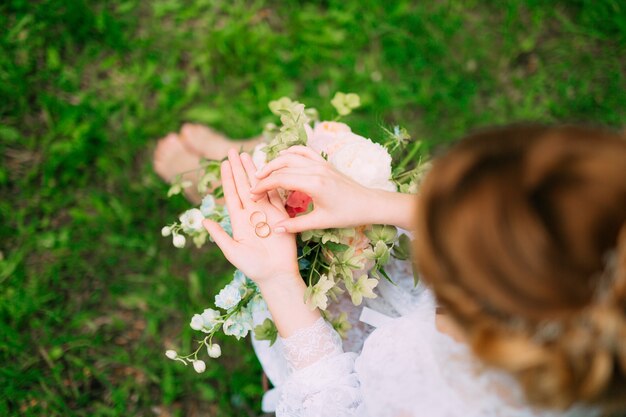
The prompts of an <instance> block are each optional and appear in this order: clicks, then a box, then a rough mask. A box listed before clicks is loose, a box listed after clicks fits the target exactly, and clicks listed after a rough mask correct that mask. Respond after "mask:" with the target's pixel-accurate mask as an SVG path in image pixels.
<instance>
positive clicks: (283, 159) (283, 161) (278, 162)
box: [256, 154, 314, 179]
mask: <svg viewBox="0 0 626 417" xmlns="http://www.w3.org/2000/svg"><path fill="white" fill-rule="evenodd" d="M312 163H314V161H312V160H311V159H309V158H306V157H304V156H302V155H296V154H284V155H282V156H279V157H278V158H276V159H273V160H272V161H270V162H268V163H267V164H266V165H265V166H264V167H263V168H262V169H260V170H259V171H258V172H257V173H256V178H259V179H261V178H265V177H267V176H268V175H270V174H271V173H272V172H274V171H277V170H279V169H282V168H297V167H306V166H310V165H311V164H312Z"/></svg>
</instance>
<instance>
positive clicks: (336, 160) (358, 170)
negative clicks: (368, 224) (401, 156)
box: [329, 139, 397, 191]
mask: <svg viewBox="0 0 626 417" xmlns="http://www.w3.org/2000/svg"><path fill="white" fill-rule="evenodd" d="M329 161H330V163H331V164H332V165H333V166H334V167H335V168H337V170H338V171H339V172H341V173H343V174H345V175H347V176H348V177H350V178H352V179H353V180H354V181H356V182H358V183H359V184H361V185H363V186H365V187H368V188H376V189H379V190H386V191H397V189H396V185H395V184H394V183H393V182H392V181H391V156H390V155H389V152H387V149H385V148H384V147H383V146H381V145H379V144H378V143H374V142H372V141H370V140H367V139H366V140H361V141H358V142H353V143H348V144H346V145H345V146H342V147H341V148H340V149H339V150H338V151H337V152H336V153H335V154H333V155H332V156H331V157H330V158H329Z"/></svg>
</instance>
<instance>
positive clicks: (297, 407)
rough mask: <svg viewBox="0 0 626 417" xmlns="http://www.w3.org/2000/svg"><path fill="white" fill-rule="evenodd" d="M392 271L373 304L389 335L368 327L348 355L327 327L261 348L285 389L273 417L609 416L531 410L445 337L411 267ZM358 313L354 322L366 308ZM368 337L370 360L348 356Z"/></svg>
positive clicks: (504, 381) (507, 381)
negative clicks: (269, 352)
mask: <svg viewBox="0 0 626 417" xmlns="http://www.w3.org/2000/svg"><path fill="white" fill-rule="evenodd" d="M387 270H388V273H389V274H390V276H391V277H392V278H393V280H394V282H395V285H394V284H391V283H389V282H386V281H384V280H382V281H381V282H380V284H379V288H378V290H377V291H378V294H379V297H378V298H376V299H373V300H367V303H368V305H367V308H368V309H372V310H374V311H377V312H378V313H380V314H382V315H384V316H388V317H389V318H388V319H383V318H382V316H380V315H377V314H374V315H373V316H374V317H377V318H376V319H374V321H375V322H377V324H380V326H379V327H378V328H376V329H375V330H374V331H373V332H372V329H373V328H372V327H371V326H369V325H363V323H360V324H359V325H358V326H356V327H355V328H353V329H352V330H354V332H353V333H349V337H352V339H353V340H351V341H350V340H349V341H347V342H346V341H344V343H343V347H342V342H341V340H340V339H339V337H338V335H337V333H336V332H335V331H334V330H333V329H332V327H331V326H330V325H328V324H326V323H325V322H323V321H318V322H317V323H315V324H314V325H313V326H311V327H310V328H308V329H305V330H303V331H301V332H298V333H297V334H296V335H294V336H293V337H290V338H288V339H281V340H279V341H278V342H277V343H276V345H275V347H273V348H269V345H267V344H265V345H263V344H262V342H258V341H255V342H254V346H255V349H256V351H257V353H258V354H259V359H260V360H261V363H262V364H263V367H264V369H265V370H266V372H267V374H268V376H269V378H270V380H271V381H272V383H273V384H274V386H276V387H277V388H276V389H275V390H272V391H271V392H270V394H269V395H267V396H266V398H265V399H264V409H265V410H267V411H269V410H271V409H273V406H274V405H275V406H276V415H277V417H313V416H315V417H331V416H332V417H337V416H340V417H343V416H345V417H348V416H350V417H374V416H376V417H418V416H427V417H456V416H459V417H460V416H463V417H531V416H541V417H577V416H581V417H582V416H585V417H592V416H596V415H599V412H598V411H597V410H592V409H589V408H586V409H585V408H582V407H577V408H573V409H571V410H568V411H566V412H550V411H546V410H538V409H533V408H531V407H530V406H528V405H526V404H525V402H524V400H523V397H522V393H521V390H520V389H519V387H518V385H517V383H516V382H515V381H514V380H513V379H512V378H511V377H509V376H508V375H506V374H504V373H502V372H499V371H496V370H494V369H490V368H487V367H486V366H485V365H482V364H481V363H480V362H479V361H478V360H476V359H475V358H474V357H473V356H472V354H471V352H470V351H469V349H468V348H467V347H466V346H465V345H464V344H461V343H458V342H456V341H454V340H453V339H452V338H450V337H448V336H447V335H444V334H442V333H440V332H439V331H438V330H437V328H436V325H435V311H436V305H435V301H434V299H433V296H432V294H431V293H430V291H428V290H426V289H425V288H424V287H423V286H421V285H418V286H417V287H415V286H414V285H413V276H412V273H411V268H410V264H409V263H406V262H394V263H393V264H392V265H390V266H389V267H388V268H387ZM352 310H355V311H351V312H350V314H349V316H350V318H351V319H353V318H354V317H355V316H356V317H358V316H359V314H360V313H361V310H362V308H361V307H352ZM368 315H369V316H370V317H372V314H371V313H365V316H366V317H367V316H368ZM392 317H393V318H392ZM353 324H356V323H355V322H353ZM355 329H358V330H355ZM361 329H362V330H361ZM370 333H371V335H370ZM358 335H361V337H363V339H366V340H365V343H364V344H362V346H363V347H362V350H360V349H359V350H357V351H356V352H350V351H348V350H346V345H349V346H352V347H354V346H356V347H357V348H360V346H361V344H359V343H356V342H355V340H354V338H358V337H359V336H358ZM266 349H271V350H273V351H274V354H273V355H269V354H268V353H267V352H266V351H265V350H266ZM281 352H282V353H281ZM344 352H345V353H344ZM286 358H289V360H291V363H290V362H289V361H288V360H287V359H286ZM272 397H273V401H272ZM276 400H278V404H275V402H276Z"/></svg>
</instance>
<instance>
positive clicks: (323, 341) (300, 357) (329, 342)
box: [280, 317, 343, 370]
mask: <svg viewBox="0 0 626 417" xmlns="http://www.w3.org/2000/svg"><path fill="white" fill-rule="evenodd" d="M280 341H281V343H282V346H283V352H284V354H285V358H286V359H287V362H289V365H290V366H291V368H292V369H295V370H297V369H302V368H306V367H307V366H309V365H312V364H314V363H315V362H317V361H319V360H321V359H324V358H327V357H330V356H334V355H339V354H342V353H343V349H342V347H341V337H339V335H338V334H337V332H336V331H335V329H333V327H332V326H331V325H330V324H329V323H327V322H326V320H324V318H321V317H320V318H319V319H318V320H317V321H316V322H315V323H313V324H312V325H311V326H309V327H306V328H304V329H300V330H298V331H297V332H295V333H294V334H293V335H291V336H289V337H288V338H286V339H283V338H281V339H280Z"/></svg>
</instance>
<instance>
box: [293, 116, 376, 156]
mask: <svg viewBox="0 0 626 417" xmlns="http://www.w3.org/2000/svg"><path fill="white" fill-rule="evenodd" d="M304 128H305V130H306V133H307V136H308V138H307V146H310V147H311V148H313V150H315V151H317V152H319V153H322V152H324V153H325V154H327V155H328V156H332V155H333V154H334V153H335V152H337V151H338V150H339V149H341V148H342V147H343V146H345V145H347V144H348V143H358V142H360V141H364V140H367V139H365V138H364V137H363V136H359V135H357V134H354V133H352V130H351V129H350V126H348V125H347V124H345V123H339V122H321V123H317V124H316V125H315V127H314V128H313V129H311V128H310V127H309V126H308V125H305V127H304Z"/></svg>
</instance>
